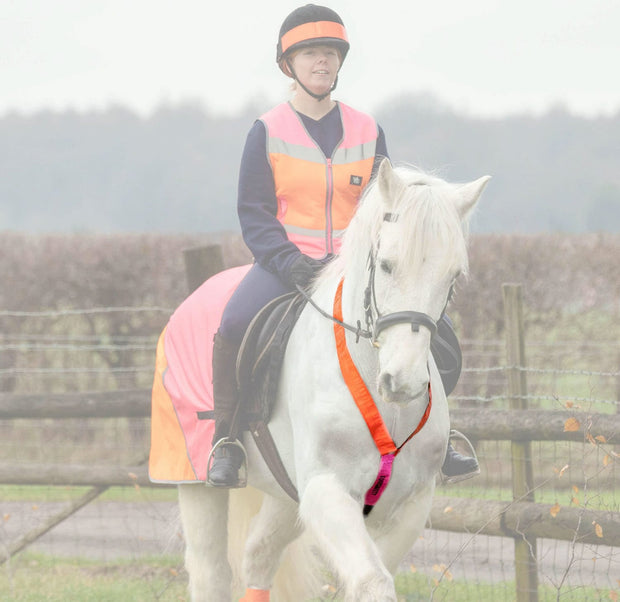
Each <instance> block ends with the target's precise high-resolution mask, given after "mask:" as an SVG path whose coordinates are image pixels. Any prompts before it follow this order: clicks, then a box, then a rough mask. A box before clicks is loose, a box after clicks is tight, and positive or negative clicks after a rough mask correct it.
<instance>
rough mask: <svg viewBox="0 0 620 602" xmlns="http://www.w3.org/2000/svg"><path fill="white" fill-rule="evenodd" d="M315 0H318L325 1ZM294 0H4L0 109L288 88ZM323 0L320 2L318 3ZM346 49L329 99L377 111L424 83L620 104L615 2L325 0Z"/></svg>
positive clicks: (213, 99)
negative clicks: (281, 52)
mask: <svg viewBox="0 0 620 602" xmlns="http://www.w3.org/2000/svg"><path fill="white" fill-rule="evenodd" d="M319 3H321V4H323V2H319ZM301 4H302V2H300V1H291V0H263V1H260V0H251V1H248V0H236V1H220V0H0V74H1V76H0V115H3V114H6V113H7V112H8V111H12V110H17V111H21V112H24V113H31V112H33V111H36V110H39V109H42V108H52V109H67V108H74V109H78V110H92V109H105V108H106V107H108V106H109V105H111V104H116V105H119V104H120V105H124V106H126V107H128V108H130V109H132V110H135V111H138V112H139V113H141V114H143V115H148V114H150V113H151V112H152V111H153V110H155V109H156V108H157V107H158V106H160V105H162V104H163V103H168V104H176V103H179V102H184V101H199V102H201V103H203V104H204V105H205V106H206V107H207V108H208V109H210V110H211V111H212V112H214V113H218V114H231V113H234V112H236V111H238V110H239V109H240V108H242V107H244V106H246V105H247V104H248V103H250V102H253V101H260V102H261V103H264V102H269V103H275V102H277V101H279V100H282V99H285V98H287V97H288V85H287V80H286V79H285V78H284V76H283V75H281V74H280V72H279V71H278V69H277V67H276V65H275V45H276V41H277V34H278V30H279V28H280V24H281V23H282V20H283V19H284V17H285V16H286V15H287V14H288V13H289V12H290V11H291V10H293V9H294V8H296V7H297V6H299V5H301ZM324 4H327V3H324ZM328 5H329V6H330V7H331V8H333V9H335V10H336V11H337V12H338V13H339V14H340V16H341V17H342V19H343V20H344V22H345V26H346V27H347V30H348V32H349V39H350V42H351V51H350V54H349V57H348V58H347V61H346V63H345V65H344V68H343V71H342V72H341V77H340V84H339V88H338V93H337V94H336V95H335V96H336V97H337V98H339V99H341V100H343V101H345V102H348V103H350V104H352V105H354V106H356V107H357V108H360V109H364V110H368V111H372V110H374V109H375V108H376V107H378V106H380V105H381V103H382V102H383V101H385V100H389V99H391V98H393V97H395V96H396V95H398V94H401V93H414V94H416V93H431V94H433V95H435V96H436V97H437V98H438V99H439V100H441V101H442V103H443V104H446V105H448V106H450V107H453V108H455V109H456V110H458V111H461V112H465V113H467V114H471V115H493V116H501V115H505V114H511V113H515V112H523V111H533V112H540V111H544V110H545V109H546V108H548V107H549V106H551V105H555V104H563V105H564V106H566V107H567V108H568V109H570V110H571V111H573V112H576V113H580V114H583V115H588V116H591V115H597V114H601V113H602V114H610V113H615V112H616V111H618V110H620V81H619V80H620V78H619V76H618V72H619V67H618V62H619V59H620V0H502V1H499V0H425V1H423V2H422V1H420V0H332V1H331V2H329V4H328Z"/></svg>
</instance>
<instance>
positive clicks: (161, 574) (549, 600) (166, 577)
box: [0, 553, 618, 602]
mask: <svg viewBox="0 0 620 602" xmlns="http://www.w3.org/2000/svg"><path fill="white" fill-rule="evenodd" d="M181 566H182V559H181V557H176V556H168V557H153V558H144V559H142V560H140V561H124V562H114V563H105V564H102V563H98V562H91V561H85V560H82V559H58V558H52V557H49V556H45V555H42V554H32V553H26V554H23V555H20V556H18V557H17V558H16V559H13V560H12V561H11V563H10V564H8V565H4V566H3V567H2V570H0V600H2V601H3V602H40V601H46V602H73V601H75V602H147V601H149V602H150V601H153V600H157V601H162V602H173V601H174V602H182V601H184V602H189V596H188V593H187V575H186V574H185V572H184V571H183V569H182V568H181ZM434 570H435V574H431V575H430V576H429V575H424V574H422V573H420V572H408V573H399V574H398V575H397V576H396V580H395V581H396V590H397V592H398V595H399V602H419V601H423V600H430V599H431V595H432V599H433V600H437V601H439V600H441V601H448V600H449V601H450V602H470V601H471V600H476V602H504V601H505V602H512V601H513V600H514V599H515V584H514V582H502V583H494V584H489V583H480V582H478V583H476V582H473V581H469V582H464V581H458V580H455V579H452V577H451V575H450V574H449V573H446V574H445V575H443V577H442V573H441V570H442V569H441V568H440V567H437V568H436V569H434ZM538 593H539V598H538V599H539V601H540V602H555V601H557V600H562V601H584V600H587V601H595V600H601V601H602V600H614V599H617V598H616V597H614V596H616V595H617V593H618V591H617V590H609V589H595V588H591V587H579V588H563V589H562V590H561V591H560V592H558V591H557V590H556V589H554V588H551V587H547V586H543V585H541V586H539V591H538ZM324 599H325V598H324ZM326 599H328V600H332V601H333V602H336V601H337V600H340V598H339V597H338V596H337V594H335V595H333V597H332V596H329V597H328V598H326ZM316 602H318V600H317V601H316Z"/></svg>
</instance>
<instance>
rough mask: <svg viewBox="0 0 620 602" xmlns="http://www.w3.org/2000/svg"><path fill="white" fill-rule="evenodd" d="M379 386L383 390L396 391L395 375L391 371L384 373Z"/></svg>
mask: <svg viewBox="0 0 620 602" xmlns="http://www.w3.org/2000/svg"><path fill="white" fill-rule="evenodd" d="M379 386H380V388H381V389H382V390H383V391H386V392H393V391H394V377H393V376H392V375H391V374H389V373H387V372H386V373H383V374H382V375H381V378H380V379H379Z"/></svg>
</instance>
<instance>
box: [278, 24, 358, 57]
mask: <svg viewBox="0 0 620 602" xmlns="http://www.w3.org/2000/svg"><path fill="white" fill-rule="evenodd" d="M321 38H334V39H336V40H342V41H344V42H348V41H349V40H348V38H347V32H346V30H345V28H344V26H343V25H341V24H340V23H334V22H333V21H313V22H310V23H303V24H302V25H298V26H297V27H294V28H293V29H291V30H290V31H288V32H286V33H285V34H284V35H283V36H282V40H281V43H282V54H284V53H285V52H286V51H287V50H288V49H289V48H291V46H294V45H295V44H299V43H300V42H309V41H311V40H313V39H317V40H318V39H321ZM325 43H326V44H327V43H329V42H328V41H327V40H325Z"/></svg>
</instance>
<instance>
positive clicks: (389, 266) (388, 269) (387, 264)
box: [379, 259, 394, 274]
mask: <svg viewBox="0 0 620 602" xmlns="http://www.w3.org/2000/svg"><path fill="white" fill-rule="evenodd" d="M379 265H380V267H381V270H382V271H384V272H385V273H386V274H391V273H392V271H393V270H394V265H393V263H392V262H391V261H388V260H387V259H382V260H381V262H380V264H379Z"/></svg>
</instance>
